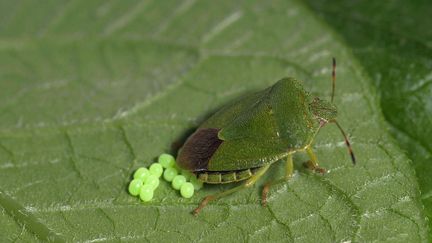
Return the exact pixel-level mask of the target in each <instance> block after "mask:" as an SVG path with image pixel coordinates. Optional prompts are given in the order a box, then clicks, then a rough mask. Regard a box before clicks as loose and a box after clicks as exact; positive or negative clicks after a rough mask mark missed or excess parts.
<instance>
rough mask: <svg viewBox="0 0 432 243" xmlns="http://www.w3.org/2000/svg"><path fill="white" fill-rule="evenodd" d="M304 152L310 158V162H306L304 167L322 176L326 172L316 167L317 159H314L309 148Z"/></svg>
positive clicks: (313, 154) (314, 156)
mask: <svg viewBox="0 0 432 243" xmlns="http://www.w3.org/2000/svg"><path fill="white" fill-rule="evenodd" d="M306 152H307V154H308V155H309V157H310V160H308V161H307V162H306V163H305V165H306V167H308V168H309V169H311V170H314V171H316V172H319V173H322V174H324V173H325V172H326V170H325V169H324V168H321V167H319V166H318V158H317V157H316V155H315V153H314V152H313V150H312V148H311V147H307V148H306Z"/></svg>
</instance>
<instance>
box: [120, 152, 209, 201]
mask: <svg viewBox="0 0 432 243" xmlns="http://www.w3.org/2000/svg"><path fill="white" fill-rule="evenodd" d="M160 177H163V178H164V179H165V180H166V181H167V182H170V183H171V186H172V187H173V188H174V189H176V190H179V191H180V195H181V196H182V197H184V198H191V197H192V196H193V194H194V192H195V191H197V190H199V189H201V188H202V187H203V182H202V181H200V180H198V179H197V178H196V176H195V175H194V174H193V173H191V172H189V171H187V170H181V169H179V168H178V167H177V166H176V162H175V158H174V157H173V156H172V155H170V154H161V155H160V156H159V158H158V162H157V163H153V164H152V165H150V167H149V168H144V167H141V168H138V169H137V170H136V171H135V173H134V174H133V180H132V181H131V182H130V183H129V188H128V190H129V194H131V195H132V196H139V198H140V199H141V200H142V201H144V202H148V201H150V200H151V199H152V198H153V195H154V191H155V190H156V188H157V187H158V186H159V178H160Z"/></svg>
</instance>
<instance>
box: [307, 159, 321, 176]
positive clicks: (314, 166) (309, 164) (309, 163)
mask: <svg viewBox="0 0 432 243" xmlns="http://www.w3.org/2000/svg"><path fill="white" fill-rule="evenodd" d="M303 165H304V166H305V167H306V168H308V169H310V170H313V171H315V172H317V173H320V174H325V173H326V172H327V170H326V169H325V168H322V167H319V166H318V165H317V164H315V163H313V162H312V160H308V161H306V162H304V163H303Z"/></svg>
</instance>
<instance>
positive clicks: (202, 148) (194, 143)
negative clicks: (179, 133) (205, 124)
mask: <svg viewBox="0 0 432 243" xmlns="http://www.w3.org/2000/svg"><path fill="white" fill-rule="evenodd" d="M219 130H220V129H217V128H201V129H198V130H197V131H196V132H195V133H194V134H192V135H191V136H190V137H189V138H188V139H187V140H186V143H185V144H184V145H183V147H182V148H181V149H180V152H179V155H178V156H177V164H178V165H179V166H180V167H181V168H183V169H187V170H189V171H204V170H207V165H208V162H209V161H210V158H211V157H212V156H213V154H214V153H215V152H216V150H217V149H218V147H219V145H220V144H221V143H222V142H223V141H222V140H220V139H219V138H218V132H219Z"/></svg>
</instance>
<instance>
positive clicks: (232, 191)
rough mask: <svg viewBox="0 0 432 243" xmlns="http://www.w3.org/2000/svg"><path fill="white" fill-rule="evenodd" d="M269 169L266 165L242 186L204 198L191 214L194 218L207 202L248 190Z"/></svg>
mask: <svg viewBox="0 0 432 243" xmlns="http://www.w3.org/2000/svg"><path fill="white" fill-rule="evenodd" d="M269 167H270V165H266V166H263V167H261V168H260V169H258V170H257V171H256V173H255V174H254V175H253V176H251V177H250V178H249V179H248V180H246V182H245V183H243V184H242V185H240V186H237V187H234V188H231V189H229V190H226V191H223V192H220V193H217V194H214V195H209V196H206V197H205V198H204V199H203V200H202V201H201V203H200V205H199V206H198V207H197V208H195V210H194V211H193V212H192V214H193V215H195V216H196V215H198V214H199V213H200V212H201V210H202V209H203V208H204V207H205V206H206V205H207V204H208V203H209V202H211V201H213V200H216V199H219V198H221V197H224V196H228V195H230V194H232V193H234V192H237V191H240V190H242V189H245V188H248V187H250V186H252V185H254V184H255V182H257V180H258V179H259V178H261V176H262V175H264V174H265V172H266V171H267V169H268V168H269Z"/></svg>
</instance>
